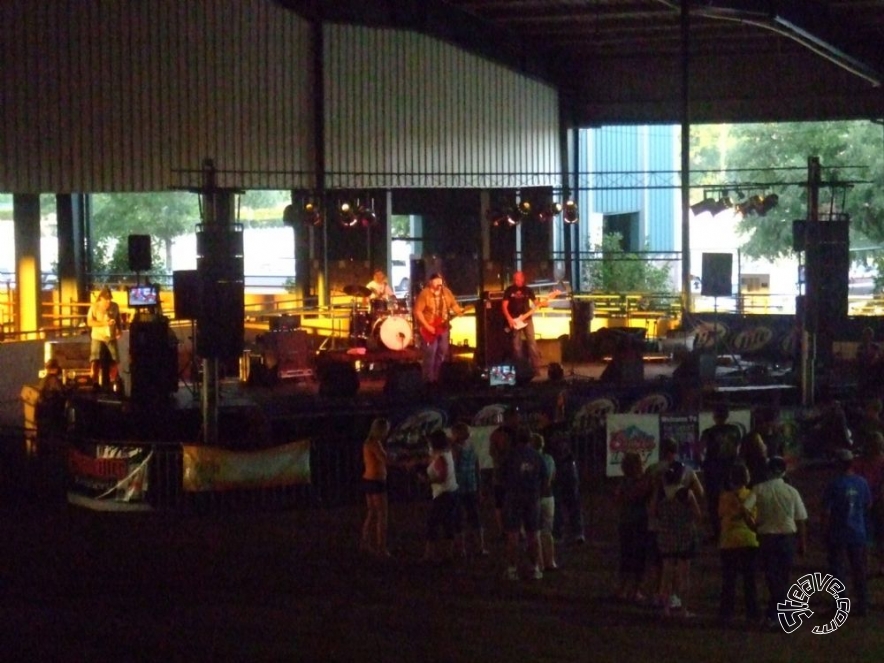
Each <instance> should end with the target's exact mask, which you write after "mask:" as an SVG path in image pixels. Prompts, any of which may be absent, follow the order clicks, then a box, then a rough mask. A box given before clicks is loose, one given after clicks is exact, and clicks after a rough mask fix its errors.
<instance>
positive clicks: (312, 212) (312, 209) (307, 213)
mask: <svg viewBox="0 0 884 663" xmlns="http://www.w3.org/2000/svg"><path fill="white" fill-rule="evenodd" d="M304 223H305V224H307V225H308V226H321V225H322V212H321V211H320V210H319V205H317V204H316V203H312V202H308V203H304Z"/></svg>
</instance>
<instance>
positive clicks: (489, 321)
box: [475, 292, 512, 368]
mask: <svg viewBox="0 0 884 663" xmlns="http://www.w3.org/2000/svg"><path fill="white" fill-rule="evenodd" d="M507 328H508V326H507V324H506V317H505V316H504V315H503V293H502V292H483V293H482V298H481V299H480V300H479V308H478V309H477V310H476V357H475V359H476V365H477V366H479V367H480V368H488V367H489V366H496V365H498V364H503V363H505V362H506V361H507V360H508V359H509V358H510V357H511V356H512V339H511V338H510V335H509V334H508V333H507Z"/></svg>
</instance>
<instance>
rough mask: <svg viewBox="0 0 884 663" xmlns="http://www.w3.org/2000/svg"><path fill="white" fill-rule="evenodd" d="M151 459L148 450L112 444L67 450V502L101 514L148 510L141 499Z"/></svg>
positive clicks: (144, 492)
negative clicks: (68, 485)
mask: <svg viewBox="0 0 884 663" xmlns="http://www.w3.org/2000/svg"><path fill="white" fill-rule="evenodd" d="M152 458H153V451H152V450H151V449H150V447H131V446H124V445H114V444H98V445H93V446H90V447H76V446H74V447H71V449H70V450H69V451H68V473H69V476H70V479H71V487H70V489H69V490H68V501H69V502H70V503H72V504H79V505H81V506H86V507H89V508H91V509H97V510H102V511H143V510H145V509H150V508H151V507H150V506H149V505H148V504H147V503H146V501H145V498H146V495H147V491H148V476H149V472H148V468H149V466H150V461H151V459H152Z"/></svg>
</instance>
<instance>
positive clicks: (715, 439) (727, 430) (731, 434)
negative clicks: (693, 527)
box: [700, 403, 743, 545]
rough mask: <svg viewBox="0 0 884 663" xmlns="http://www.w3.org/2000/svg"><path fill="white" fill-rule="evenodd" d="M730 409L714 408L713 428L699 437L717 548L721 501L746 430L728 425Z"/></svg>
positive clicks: (713, 535) (719, 405) (711, 524)
mask: <svg viewBox="0 0 884 663" xmlns="http://www.w3.org/2000/svg"><path fill="white" fill-rule="evenodd" d="M729 416H730V409H729V408H728V406H727V405H725V404H724V403H720V404H718V405H716V406H715V409H714V410H713V411H712V420H713V421H714V422H715V423H714V424H713V425H712V426H710V427H709V428H707V429H705V430H704V431H703V432H702V433H701V435H700V448H701V449H702V451H703V482H704V484H705V486H704V487H705V488H706V503H707V505H708V513H709V525H710V526H711V528H712V542H713V543H715V545H718V543H719V541H718V539H719V536H720V535H721V520H720V518H719V517H718V500H719V498H720V497H721V489H722V487H723V485H724V483H725V481H726V480H727V477H728V473H729V472H730V467H731V466H732V465H733V464H734V463H736V462H737V456H738V454H739V453H740V439H741V438H742V437H743V431H742V430H740V427H739V426H736V425H735V424H729V423H728V421H727V418H728V417H729Z"/></svg>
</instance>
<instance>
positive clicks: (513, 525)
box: [503, 429, 549, 580]
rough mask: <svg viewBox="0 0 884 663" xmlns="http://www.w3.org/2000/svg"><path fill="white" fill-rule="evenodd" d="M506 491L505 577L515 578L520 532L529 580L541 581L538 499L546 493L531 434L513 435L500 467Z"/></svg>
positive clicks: (521, 431)
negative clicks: (528, 559)
mask: <svg viewBox="0 0 884 663" xmlns="http://www.w3.org/2000/svg"><path fill="white" fill-rule="evenodd" d="M503 483H504V486H505V487H506V495H505V497H504V508H503V526H504V530H505V531H506V558H507V569H506V577H507V578H509V579H510V580H517V579H518V578H519V571H518V567H519V536H520V533H521V532H522V531H523V530H524V532H525V542H526V544H527V548H528V555H529V556H530V559H531V564H532V566H533V569H532V571H531V576H530V577H531V578H533V579H534V580H540V579H541V578H543V569H542V566H541V565H542V561H541V557H540V496H541V495H542V494H543V493H544V492H545V491H547V490H548V489H549V475H548V474H547V470H546V463H544V462H543V458H542V457H541V455H540V453H539V452H538V451H537V450H536V449H534V447H532V446H531V434H530V433H529V432H528V431H527V430H525V429H519V430H518V431H517V432H516V438H515V446H514V447H513V448H512V450H511V451H510V453H509V454H508V455H507V457H506V461H505V462H504V466H503Z"/></svg>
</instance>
